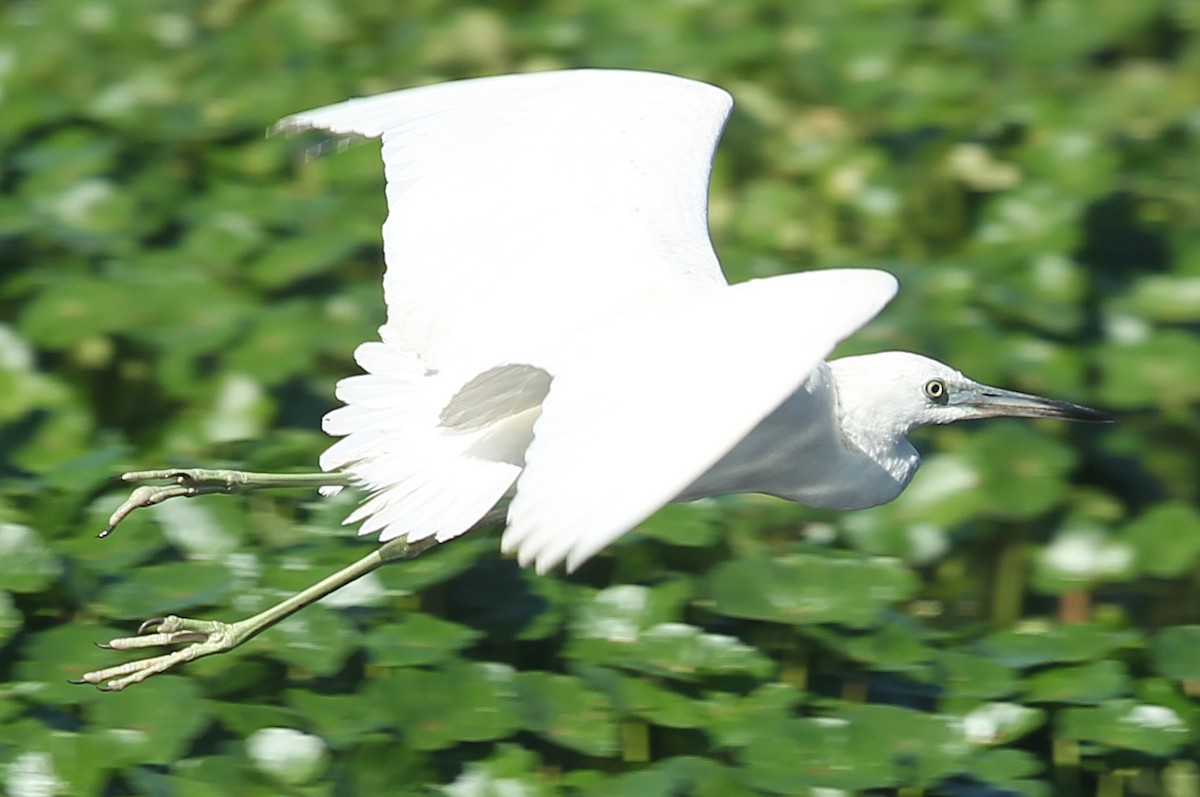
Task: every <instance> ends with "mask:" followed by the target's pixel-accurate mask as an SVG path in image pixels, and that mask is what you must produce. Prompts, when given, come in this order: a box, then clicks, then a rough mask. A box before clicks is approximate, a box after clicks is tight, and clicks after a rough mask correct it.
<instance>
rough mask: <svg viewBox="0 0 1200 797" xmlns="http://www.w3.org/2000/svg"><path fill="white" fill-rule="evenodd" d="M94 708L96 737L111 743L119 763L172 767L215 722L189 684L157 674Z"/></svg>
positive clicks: (111, 753)
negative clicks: (169, 765)
mask: <svg viewBox="0 0 1200 797" xmlns="http://www.w3.org/2000/svg"><path fill="white" fill-rule="evenodd" d="M108 697H109V698H115V699H108V700H101V701H97V702H95V703H93V704H92V708H91V711H90V712H89V719H90V721H91V723H92V729H93V730H92V732H93V733H97V734H99V735H100V738H102V739H104V740H105V741H106V744H105V749H106V750H107V756H108V757H109V760H110V761H111V762H113V763H119V764H122V765H128V764H134V763H148V764H170V763H173V762H175V761H177V760H179V758H181V757H182V756H183V754H184V752H185V751H186V750H187V749H188V748H189V746H190V745H191V743H192V741H193V740H194V739H195V738H196V737H197V736H199V735H200V734H201V733H202V732H203V731H204V729H205V728H207V727H208V725H209V724H210V723H211V722H212V717H213V712H212V709H211V708H210V707H209V706H208V705H207V704H206V703H205V701H204V700H202V699H201V696H200V690H199V689H198V688H197V687H196V685H195V684H194V683H193V682H192V681H190V680H188V679H186V678H180V677H178V676H172V675H157V676H155V677H153V678H151V679H149V680H147V681H145V682H143V683H140V684H138V685H137V686H136V687H135V688H131V689H129V690H128V691H126V692H122V693H120V695H108Z"/></svg>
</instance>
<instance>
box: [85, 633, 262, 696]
mask: <svg viewBox="0 0 1200 797" xmlns="http://www.w3.org/2000/svg"><path fill="white" fill-rule="evenodd" d="M148 631H153V633H147V632H148ZM247 636H249V632H248V628H247V625H246V623H244V622H243V623H222V622H219V621H216V620H189V619H187V618H185V617H176V616H175V615H170V616H168V617H156V618H153V619H151V620H147V621H146V622H144V623H142V624H141V626H139V627H138V635H137V636H131V637H120V638H118V639H113V640H111V641H109V642H106V643H99V647H102V648H105V649H107V650H135V649H137V648H150V647H160V646H163V645H172V644H176V643H181V642H187V643H190V644H188V646H187V647H184V648H180V649H179V650H175V651H172V652H170V653H164V654H162V655H159V656H151V657H149V658H145V659H139V660H137V661H131V662H126V663H125V664H118V665H116V666H115V667H106V668H105V669H102V670H94V671H92V672H88V673H84V674H83V677H81V678H78V679H75V680H72V681H71V683H73V684H92V685H94V686H96V687H97V688H99V689H100V690H101V691H102V692H119V691H121V690H122V689H124V688H125V687H127V686H132V685H133V684H136V683H141V682H142V681H144V680H146V679H147V678H149V677H150V676H152V675H156V674H158V673H160V672H165V671H166V670H169V669H171V668H172V667H174V666H175V665H177V664H183V663H185V662H189V661H193V660H195V659H198V658H200V657H202V656H209V655H212V654H214V653H223V652H224V651H226V650H230V649H232V648H235V647H237V646H238V645H239V644H241V643H242V641H244V640H245V639H246V638H247Z"/></svg>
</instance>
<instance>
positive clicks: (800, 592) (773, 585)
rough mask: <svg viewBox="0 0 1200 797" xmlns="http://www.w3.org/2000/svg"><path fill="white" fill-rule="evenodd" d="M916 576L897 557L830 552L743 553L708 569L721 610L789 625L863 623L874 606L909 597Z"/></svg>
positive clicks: (874, 614) (874, 616)
mask: <svg viewBox="0 0 1200 797" xmlns="http://www.w3.org/2000/svg"><path fill="white" fill-rule="evenodd" d="M915 590H916V581H915V579H914V577H913V575H912V573H911V572H910V571H908V570H907V569H905V568H904V567H902V566H901V565H900V564H899V563H898V562H895V561H890V560H886V559H876V560H863V559H857V558H844V557H840V556H834V555H828V556H824V555H814V554H790V555H787V556H784V557H779V558H775V559H765V558H743V559H736V560H733V561H730V562H723V563H722V564H720V565H717V567H716V568H715V569H714V570H713V572H712V575H711V577H710V579H709V591H710V594H711V595H712V599H713V602H714V608H715V610H716V611H717V612H719V613H721V614H726V615H730V616H733V617H747V618H750V619H755V620H768V621H772V622H783V623H793V624H800V625H803V624H810V623H839V624H842V625H846V626H849V627H851V628H866V627H869V626H871V625H874V624H875V623H877V622H878V621H879V619H880V611H881V610H882V609H883V608H885V607H887V606H889V605H891V604H893V603H897V602H899V601H902V600H906V599H907V598H910V597H912V595H913V593H914V592H915Z"/></svg>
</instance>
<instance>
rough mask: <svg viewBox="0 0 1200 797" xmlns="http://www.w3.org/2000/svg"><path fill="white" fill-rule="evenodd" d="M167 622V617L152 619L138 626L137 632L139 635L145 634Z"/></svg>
mask: <svg viewBox="0 0 1200 797" xmlns="http://www.w3.org/2000/svg"><path fill="white" fill-rule="evenodd" d="M166 621H167V618H165V617H151V618H150V619H149V620H146V621H145V622H143V623H142V624H141V625H139V626H138V630H137V632H138V634H139V635H140V634H144V633H146V632H147V631H149V630H150V629H151V628H153V627H154V626H156V625H162V624H163V623H165V622H166Z"/></svg>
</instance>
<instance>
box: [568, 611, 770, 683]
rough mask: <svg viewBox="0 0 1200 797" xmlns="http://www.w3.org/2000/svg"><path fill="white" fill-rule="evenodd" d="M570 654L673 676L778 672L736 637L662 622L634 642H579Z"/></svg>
mask: <svg viewBox="0 0 1200 797" xmlns="http://www.w3.org/2000/svg"><path fill="white" fill-rule="evenodd" d="M568 653H569V655H571V656H574V657H578V658H580V659H583V660H585V661H588V662H591V663H593V664H605V665H610V666H617V667H624V668H626V669H630V670H637V671H641V672H646V673H650V674H653V675H660V676H665V677H668V678H683V679H694V678H696V677H698V676H701V675H735V674H740V673H745V674H748V675H753V676H757V677H760V678H761V677H764V676H766V675H767V673H769V672H770V671H771V670H772V669H773V664H772V662H771V660H770V659H768V658H767V657H766V656H763V655H762V654H761V653H759V652H758V651H756V650H755V649H754V648H752V647H750V646H749V645H746V644H745V643H743V642H741V641H740V640H738V639H736V638H735V637H731V636H725V635H723V634H709V633H705V632H704V631H702V630H701V629H699V628H696V627H695V626H691V625H686V624H684V623H659V624H658V625H654V626H651V627H650V628H647V629H645V630H641V631H635V632H634V634H633V636H632V637H631V638H608V639H597V638H587V637H581V638H577V639H576V640H575V641H574V642H572V644H571V645H570V647H569V649H568Z"/></svg>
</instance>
